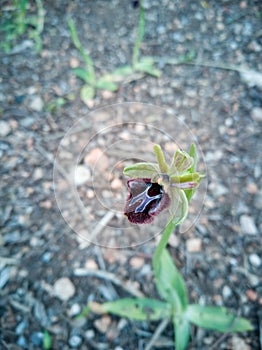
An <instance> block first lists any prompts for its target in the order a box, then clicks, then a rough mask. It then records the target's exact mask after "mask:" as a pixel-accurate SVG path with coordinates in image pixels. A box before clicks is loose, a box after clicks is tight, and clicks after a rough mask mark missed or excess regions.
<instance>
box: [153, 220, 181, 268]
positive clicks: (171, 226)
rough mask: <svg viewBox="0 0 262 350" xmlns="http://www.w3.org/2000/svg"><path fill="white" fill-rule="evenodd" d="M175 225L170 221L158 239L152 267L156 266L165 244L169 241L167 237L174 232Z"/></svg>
mask: <svg viewBox="0 0 262 350" xmlns="http://www.w3.org/2000/svg"><path fill="white" fill-rule="evenodd" d="M176 225H177V223H176V222H174V221H173V220H170V221H169V223H168V224H167V225H166V227H165V229H164V231H163V234H162V237H161V239H160V242H159V244H158V246H157V248H156V250H155V254H154V256H153V265H154V266H156V265H158V262H159V260H160V257H161V254H162V253H163V251H164V249H165V248H166V245H167V242H168V240H169V237H170V236H171V234H172V233H173V232H174V230H175V228H176Z"/></svg>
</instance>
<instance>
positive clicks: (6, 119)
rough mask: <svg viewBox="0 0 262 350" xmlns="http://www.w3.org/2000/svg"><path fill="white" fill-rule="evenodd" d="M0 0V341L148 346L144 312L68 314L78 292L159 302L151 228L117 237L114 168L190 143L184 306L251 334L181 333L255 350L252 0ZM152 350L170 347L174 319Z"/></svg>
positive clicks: (258, 111) (120, 196)
mask: <svg viewBox="0 0 262 350" xmlns="http://www.w3.org/2000/svg"><path fill="white" fill-rule="evenodd" d="M0 3H1V7H0V59H1V68H0V72H1V76H0V82H1V84H0V157H1V163H0V172H1V182H0V191H1V196H0V198H1V199H0V203H1V204H0V227H1V231H0V296H1V297H0V319H1V321H0V322H1V323H0V325H1V329H0V348H1V349H13V350H14V349H115V350H121V349H144V348H145V347H146V344H147V343H148V342H149V340H150V339H151V338H152V336H153V334H154V331H155V329H156V327H157V324H156V323H154V322H153V323H145V322H133V321H128V320H126V319H121V318H118V317H113V316H108V315H104V316H97V315H95V314H92V313H90V314H88V315H86V316H84V317H78V315H79V314H81V313H82V312H84V311H85V307H86V305H87V303H88V301H97V302H105V301H110V300H115V299H117V298H119V297H124V296H125V297H127V296H130V297H132V296H135V295H145V296H148V297H155V298H159V296H158V295H157V292H156V290H155V286H154V276H153V271H152V264H151V258H152V255H153V252H154V249H155V246H156V244H157V241H158V239H159V236H157V235H155V233H159V232H160V231H161V228H162V227H163V226H161V225H162V224H161V222H160V223H157V224H156V225H155V226H154V227H153V228H152V227H151V228H148V227H146V229H144V231H146V233H145V234H146V235H147V234H148V232H149V231H147V228H148V230H152V232H150V233H149V236H145V240H147V243H146V244H138V245H137V244H136V243H137V237H136V236H130V235H129V236H128V234H127V238H125V236H123V235H124V234H125V231H123V230H122V228H123V225H127V222H126V220H124V219H123V217H122V215H121V206H122V203H124V199H125V196H126V189H125V182H126V179H125V178H124V177H123V176H122V170H123V167H124V166H125V165H127V164H130V162H132V161H133V160H136V159H142V160H144V161H152V152H151V149H152V147H151V146H152V144H153V143H154V142H158V143H160V144H161V146H162V147H163V149H164V150H165V151H166V152H167V154H168V155H169V157H170V156H171V155H172V153H173V152H174V150H175V149H177V148H178V147H182V148H183V149H185V150H187V149H188V148H189V147H190V144H191V141H192V140H193V141H194V142H196V143H197V146H198V149H199V152H200V160H201V162H200V167H201V170H203V171H205V172H206V173H207V177H206V182H205V183H204V184H203V186H202V188H201V191H200V195H199V197H198V199H197V200H196V201H195V203H193V205H192V206H191V207H190V215H192V217H193V218H194V219H190V217H189V220H191V221H190V222H189V223H188V224H186V226H185V228H184V229H183V228H180V229H178V231H177V232H176V233H175V234H174V235H173V236H172V238H171V240H170V242H169V250H170V253H171V254H172V256H173V258H174V261H175V263H176V265H177V266H178V268H179V270H180V271H181V273H182V274H183V276H184V278H185V280H186V283H187V287H188V288H189V294H190V300H191V302H195V303H199V302H200V303H202V304H208V305H223V306H226V307H228V308H230V309H232V310H233V311H235V312H237V313H238V314H240V315H242V316H244V317H246V318H248V319H249V320H250V321H251V322H252V324H253V325H254V329H255V330H254V331H253V332H249V333H247V334H227V335H226V336H222V337H221V334H219V333H216V332H210V331H207V330H203V329H195V328H192V340H191V343H190V345H189V349H201V350H203V349H211V348H212V349H234V350H239V349H243V350H249V349H250V350H251V349H252V350H256V349H260V347H261V343H262V335H261V333H262V321H261V320H262V314H261V305H262V284H261V279H262V272H261V271H262V269H261V266H262V257H261V253H262V245H261V243H262V242H261V229H262V221H261V220H262V219H261V214H260V213H261V209H262V188H261V171H262V159H261V147H262V138H261V129H262V94H261V91H262V73H261V68H262V59H261V58H262V26H261V23H262V4H261V1H255V0H253V1H248V0H246V1H227V0H224V1H219V2H217V1H212V0H211V1H190V2H185V1H184V2H182V1H175V0H163V1H161V2H160V1H155V0H152V1H147V0H144V1H143V3H142V6H141V4H139V2H138V1H131V0H122V1H120V0H112V1H110V0H108V1H105V0H97V1H91V0H90V1H87V0H86V1H82V0H81V1H80V0H77V1H60V0H57V1H49V0H47V1H44V0H36V1H31V0H30V1H29V0H28V1H25V0H13V1H11V0H10V1H4V0H2V1H1V2H0ZM128 102H133V104H131V105H130V104H128ZM112 105H115V106H114V107H110V106H112ZM152 105H153V106H152ZM154 106H155V107H154ZM116 125H117V127H115V126H116ZM153 127H154V128H156V129H153ZM70 128H72V129H70ZM105 128H107V129H106V131H105ZM69 130H71V132H70V131H69ZM72 131H73V132H72ZM118 141H120V143H117V142H118ZM111 144H113V145H116V146H115V147H112V148H110V145H111ZM72 145H73V146H72ZM61 152H62V153H61ZM63 152H64V153H63ZM56 157H57V159H58V160H59V161H58V162H57V163H56V164H58V165H57V166H56V167H55V168H54V164H55V159H56ZM53 171H54V175H55V176H54V179H53ZM94 171H95V181H93V182H92V181H91V180H92V178H93V177H92V176H93V175H94ZM100 174H101V180H100V177H99V175H100ZM72 183H73V184H74V186H75V194H76V195H77V196H78V197H79V201H80V206H78V204H75V202H73V201H71V198H72V197H71V193H72ZM57 193H58V202H57V201H56V198H55V194H56V195H57ZM61 193H62V194H63V196H62V200H61V197H59V194H61ZM97 195H99V196H98V199H99V200H101V201H102V203H103V204H105V203H106V204H105V206H104V208H102V209H101V208H100V207H98V204H97V203H96V201H95V200H94V198H96V197H97ZM112 198H113V199H114V201H116V202H114V203H116V206H117V212H112V211H110V210H108V208H109V209H110V205H111V203H112V202H111V201H112ZM59 199H60V201H59ZM101 201H100V202H99V203H101ZM61 202H62V204H63V205H62V208H61ZM81 203H84V209H83V208H82V206H81V205H82V204H81ZM67 205H68V206H67ZM69 225H70V226H71V227H70V226H69ZM75 225H77V230H78V231H79V232H77V234H76V232H75V230H74V229H75V227H76V226H75ZM121 225H122V226H121ZM157 225H158V226H157ZM97 227H98V228H97ZM105 227H110V233H109V234H108V236H106V235H104V236H103V234H104V228H105ZM112 227H113V229H112ZM125 227H126V226H125ZM155 227H156V228H157V232H156V231H155ZM121 230H122V231H121ZM87 231H88V232H89V233H88V235H91V238H90V236H87V237H86V236H85V232H87ZM142 231H143V229H142ZM81 233H83V234H81ZM122 234H123V235H122ZM99 235H100V237H99ZM121 235H122V236H121ZM83 236H84V237H83ZM108 237H109V238H110V241H109V238H108ZM119 237H122V238H123V237H124V238H123V239H122V238H121V240H120V241H118V240H119ZM130 237H131V238H130ZM139 237H141V236H139ZM152 237H153V239H151V240H149V241H148V239H149V238H152ZM101 239H102V241H103V244H102V245H103V246H102V247H101V246H99V245H93V244H90V240H91V242H96V243H98V244H99V242H101ZM106 242H108V245H109V246H110V245H111V246H115V242H117V244H120V246H121V247H123V246H126V247H127V246H128V248H126V249H112V248H111V249H109V248H106V247H105V246H107V244H106ZM119 242H120V243H119ZM132 243H135V244H133V246H132ZM139 243H141V242H139ZM130 245H131V246H130ZM154 348H155V349H172V348H173V330H172V326H171V325H168V326H167V327H166V328H165V330H164V331H163V333H162V334H161V336H160V337H159V338H158V340H157V342H156V343H155V344H154Z"/></svg>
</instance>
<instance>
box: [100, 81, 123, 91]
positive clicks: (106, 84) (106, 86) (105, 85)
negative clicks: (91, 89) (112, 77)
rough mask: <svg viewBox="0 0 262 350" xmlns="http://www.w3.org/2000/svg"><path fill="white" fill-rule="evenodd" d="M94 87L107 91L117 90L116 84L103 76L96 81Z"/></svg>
mask: <svg viewBox="0 0 262 350" xmlns="http://www.w3.org/2000/svg"><path fill="white" fill-rule="evenodd" d="M95 87H96V88H97V89H102V90H108V91H117V90H118V84H116V83H113V82H111V81H107V80H106V79H104V78H101V79H99V80H98V81H97V82H96V84H95Z"/></svg>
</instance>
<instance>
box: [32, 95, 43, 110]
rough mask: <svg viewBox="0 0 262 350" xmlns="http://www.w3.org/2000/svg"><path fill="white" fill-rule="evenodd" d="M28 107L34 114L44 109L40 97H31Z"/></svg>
mask: <svg viewBox="0 0 262 350" xmlns="http://www.w3.org/2000/svg"><path fill="white" fill-rule="evenodd" d="M29 107H30V108H31V109H32V110H34V111H36V112H41V111H42V110H43V108H44V101H43V100H42V98H41V96H38V95H35V96H33V97H32V100H31V101H30V103H29Z"/></svg>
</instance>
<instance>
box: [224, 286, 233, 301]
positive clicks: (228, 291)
mask: <svg viewBox="0 0 262 350" xmlns="http://www.w3.org/2000/svg"><path fill="white" fill-rule="evenodd" d="M222 295H223V297H224V299H228V298H229V297H230V296H231V295H232V291H231V289H230V287H229V286H227V285H225V286H224V287H223V289H222Z"/></svg>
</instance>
